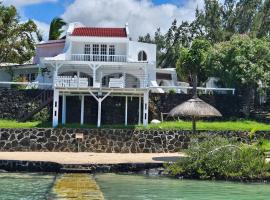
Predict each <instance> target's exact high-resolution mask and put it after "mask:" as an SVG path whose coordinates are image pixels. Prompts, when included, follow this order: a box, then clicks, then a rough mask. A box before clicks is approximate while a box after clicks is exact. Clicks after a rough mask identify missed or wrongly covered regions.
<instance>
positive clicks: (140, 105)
mask: <svg viewBox="0 0 270 200" xmlns="http://www.w3.org/2000/svg"><path fill="white" fill-rule="evenodd" d="M141 118H142V97H141V96H139V119H138V125H141Z"/></svg>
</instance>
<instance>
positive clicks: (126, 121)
mask: <svg viewBox="0 0 270 200" xmlns="http://www.w3.org/2000/svg"><path fill="white" fill-rule="evenodd" d="M127 115H128V97H127V96H126V103H125V126H127V124H128V116H127Z"/></svg>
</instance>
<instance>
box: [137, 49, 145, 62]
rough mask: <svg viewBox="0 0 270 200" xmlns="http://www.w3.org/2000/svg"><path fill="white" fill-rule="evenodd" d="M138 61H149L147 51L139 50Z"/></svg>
mask: <svg viewBox="0 0 270 200" xmlns="http://www.w3.org/2000/svg"><path fill="white" fill-rule="evenodd" d="M138 61H147V55H146V53H145V51H140V52H139V54H138Z"/></svg>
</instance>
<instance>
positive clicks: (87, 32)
mask: <svg viewBox="0 0 270 200" xmlns="http://www.w3.org/2000/svg"><path fill="white" fill-rule="evenodd" d="M71 35H72V36H92V37H127V33H126V28H117V27H114V28H108V27H77V28H75V29H74V30H73V32H72V34H71Z"/></svg>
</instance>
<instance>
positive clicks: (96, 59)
mask: <svg viewBox="0 0 270 200" xmlns="http://www.w3.org/2000/svg"><path fill="white" fill-rule="evenodd" d="M93 54H94V55H93V61H99V56H98V55H99V45H98V44H93Z"/></svg>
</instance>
